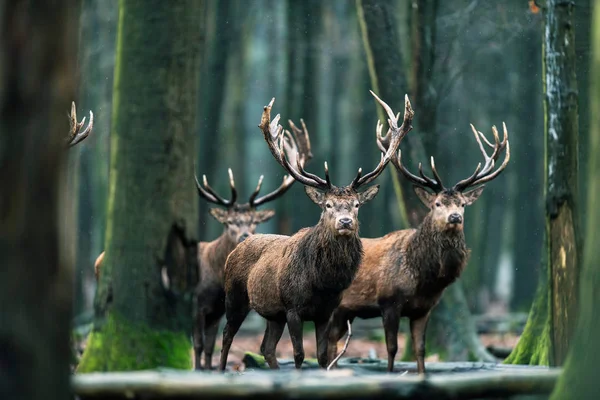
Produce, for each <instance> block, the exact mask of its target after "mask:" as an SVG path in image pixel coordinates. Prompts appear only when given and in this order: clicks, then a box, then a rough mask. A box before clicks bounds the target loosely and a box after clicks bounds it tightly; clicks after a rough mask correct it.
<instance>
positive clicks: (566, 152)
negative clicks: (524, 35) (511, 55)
mask: <svg viewBox="0 0 600 400" xmlns="http://www.w3.org/2000/svg"><path fill="white" fill-rule="evenodd" d="M543 60H544V67H543V80H544V108H545V120H546V124H545V125H546V132H545V137H546V144H545V146H546V169H545V197H546V236H545V239H546V240H545V243H546V248H545V251H546V253H547V254H546V256H547V264H546V271H545V273H544V274H542V280H541V282H540V283H539V284H540V285H549V286H548V288H547V296H548V297H547V301H548V308H547V312H548V315H547V318H548V321H549V327H548V329H549V339H550V340H547V338H546V337H545V336H544V335H542V336H535V335H534V334H532V332H528V329H531V330H537V331H539V329H540V328H539V327H540V324H542V323H543V322H542V321H545V320H546V317H544V316H543V315H536V313H539V312H543V307H542V306H541V304H542V303H543V301H544V299H543V296H544V289H540V290H538V292H537V298H536V299H535V301H534V307H533V308H532V310H531V312H530V316H529V323H528V324H527V326H526V329H525V331H524V332H523V336H522V339H523V338H526V339H527V340H521V341H520V342H519V344H517V346H516V348H515V349H514V350H513V353H514V354H515V356H512V355H511V357H509V358H508V359H507V361H506V362H509V363H510V362H512V363H520V364H528V363H535V362H538V361H539V360H547V361H548V362H549V364H550V365H562V364H563V362H564V360H565V357H566V355H567V350H568V347H569V342H570V339H571V337H572V335H573V329H574V327H575V321H576V317H577V299H578V289H577V287H578V282H579V270H578V266H579V254H580V243H579V238H578V235H579V231H578V216H577V208H576V197H577V141H578V139H577V136H578V126H577V81H576V77H575V46H574V32H573V4H572V3H565V2H561V1H558V0H549V1H548V2H547V3H546V10H545V27H544V39H543ZM532 342H533V343H532ZM523 346H526V347H531V346H533V348H534V349H535V351H533V350H532V349H523V348H522V347H523ZM544 352H548V357H545V355H544V354H543V353H544ZM540 353H541V354H540ZM527 354H531V358H529V359H527V357H526V356H525V357H523V356H519V355H527Z"/></svg>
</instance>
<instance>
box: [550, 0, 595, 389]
mask: <svg viewBox="0 0 600 400" xmlns="http://www.w3.org/2000/svg"><path fill="white" fill-rule="evenodd" d="M593 21H594V22H595V23H594V24H593V25H592V46H593V47H592V57H591V69H590V71H589V72H590V83H591V86H590V129H591V131H590V134H589V148H588V157H589V158H588V165H589V169H588V174H587V176H588V180H587V210H588V213H587V215H586V219H587V224H586V236H585V252H584V254H583V263H582V268H581V279H580V286H579V295H580V296H579V313H578V321H577V329H576V331H575V333H574V335H573V340H572V342H571V346H570V349H569V355H568V356H567V359H566V361H565V363H564V372H563V374H562V375H561V377H560V378H559V380H558V383H557V384H556V387H555V388H554V392H553V393H552V396H551V399H552V400H575V399H593V398H596V397H598V370H597V368H596V365H597V363H598V354H600V342H598V336H600V312H599V310H600V309H599V307H598V305H599V304H600V298H599V296H598V295H599V292H598V287H600V263H598V248H599V247H600V230H598V224H597V223H600V210H599V209H598V205H597V203H596V202H597V201H598V197H599V196H600V79H599V77H598V69H599V68H600V7H599V6H598V4H597V3H596V4H595V5H594V10H593Z"/></svg>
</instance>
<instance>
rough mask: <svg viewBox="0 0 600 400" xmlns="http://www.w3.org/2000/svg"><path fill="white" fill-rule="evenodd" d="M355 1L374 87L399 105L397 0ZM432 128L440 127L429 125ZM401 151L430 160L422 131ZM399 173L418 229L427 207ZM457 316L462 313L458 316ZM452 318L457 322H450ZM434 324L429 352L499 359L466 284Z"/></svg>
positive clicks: (454, 291)
mask: <svg viewBox="0 0 600 400" xmlns="http://www.w3.org/2000/svg"><path fill="white" fill-rule="evenodd" d="M356 5H357V11H358V18H359V22H360V25H361V29H362V33H363V40H364V44H365V48H366V53H367V60H368V64H369V70H370V73H371V83H372V85H373V90H374V91H375V92H376V93H377V94H378V95H379V96H380V97H381V98H382V99H384V101H386V102H387V103H388V104H390V105H391V106H392V107H397V106H398V105H399V104H402V95H403V94H404V93H406V88H407V84H406V80H405V78H404V71H403V68H402V57H401V54H400V44H399V39H398V34H397V30H396V24H397V23H396V21H395V18H394V15H395V12H394V10H393V4H392V3H390V2H385V1H380V0H357V1H356ZM421 5H423V4H421ZM435 9H436V8H435V7H430V6H428V8H427V10H428V12H429V13H431V12H435ZM419 21H420V22H422V23H424V22H428V23H433V22H434V21H435V17H433V16H431V15H428V16H427V17H421V18H420V19H419ZM424 29H425V28H424ZM414 30H416V28H415V29H413V31H414ZM417 31H418V30H417ZM426 37H428V38H429V39H430V40H433V36H432V35H430V34H427V36H426ZM421 40H424V39H421ZM419 48H420V49H421V51H425V52H426V53H427V54H429V53H430V52H431V51H433V50H432V49H433V48H435V46H434V44H433V43H430V44H429V45H428V46H426V47H423V46H421V47H419ZM427 57H431V55H427ZM422 58H425V57H424V56H423V57H422ZM432 62H433V61H432ZM423 97H425V95H424V94H422V95H421V98H423ZM433 104H435V103H434V102H432V100H431V98H429V99H428V100H427V101H425V105H427V106H433ZM414 108H415V115H418V114H419V113H420V112H422V113H424V114H425V115H429V113H428V110H422V109H420V108H419V104H415V106H414ZM378 112H380V113H381V110H380V109H378ZM380 120H382V121H385V120H387V119H386V118H384V116H383V115H381V114H380ZM429 126H430V127H431V126H435V125H431V124H430V125H429ZM415 129H416V130H418V129H419V127H415ZM413 133H414V132H413ZM402 151H403V154H409V155H410V158H409V159H410V160H411V161H412V162H418V161H420V160H425V159H426V158H425V155H424V150H423V144H422V141H421V136H419V135H412V134H409V136H408V137H407V138H406V139H405V140H404V141H403V143H402ZM394 176H395V179H396V182H399V186H400V187H401V190H399V191H398V192H397V193H399V197H398V202H399V203H400V204H401V208H402V209H403V210H404V215H405V218H407V219H405V221H408V222H409V223H410V226H413V227H416V226H418V225H419V224H420V223H421V220H422V219H423V216H424V215H425V213H426V208H425V206H423V205H422V204H421V202H420V201H419V200H418V198H417V196H416V195H415V194H414V192H413V189H412V184H410V183H409V182H408V180H406V179H404V178H403V177H398V175H397V173H396V171H395V170H394ZM456 316H460V317H459V318H457V317H456ZM448 321H453V322H454V323H448ZM459 322H460V323H459ZM429 324H430V328H429V329H428V332H429V333H428V335H427V338H428V347H427V352H428V353H434V352H435V353H438V354H440V355H441V356H442V357H444V356H447V357H448V358H449V359H450V360H464V359H465V358H466V357H468V356H470V357H473V358H475V359H478V360H485V361H493V360H494V358H493V357H492V356H491V354H489V353H488V352H487V351H486V350H485V349H484V348H483V347H482V346H481V344H480V342H479V340H478V338H477V335H476V331H475V325H474V323H473V321H472V319H471V313H470V311H469V308H468V305H467V302H466V300H465V295H464V292H463V290H462V286H460V285H457V284H454V285H453V286H451V287H450V288H448V289H447V291H446V293H445V294H444V296H443V297H442V300H441V302H440V304H439V306H438V307H436V308H435V309H434V310H433V314H432V317H431V320H430V323H429ZM406 349H407V351H406V353H405V355H404V357H403V358H404V359H405V360H406V359H412V354H411V349H412V346H411V345H410V344H407V346H406ZM447 349H451V351H450V352H448V351H447Z"/></svg>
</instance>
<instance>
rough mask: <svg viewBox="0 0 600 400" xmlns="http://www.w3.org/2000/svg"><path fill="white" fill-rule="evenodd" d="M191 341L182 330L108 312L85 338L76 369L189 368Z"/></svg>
mask: <svg viewBox="0 0 600 400" xmlns="http://www.w3.org/2000/svg"><path fill="white" fill-rule="evenodd" d="M191 354H192V353H191V342H190V340H189V338H188V336H187V335H186V334H185V333H184V332H171V331H166V330H156V329H151V328H149V327H148V326H146V325H143V324H132V323H130V322H128V321H127V320H125V319H124V318H119V317H117V316H115V315H109V316H108V319H107V321H106V324H105V325H103V326H102V328H101V329H100V330H97V331H94V332H92V333H91V334H90V336H89V338H88V344H87V349H86V351H85V353H84V355H83V357H82V359H81V362H80V363H79V366H78V368H77V372H80V373H87V372H107V371H133V370H141V369H151V368H158V367H168V368H177V369H191V367H192V358H191Z"/></svg>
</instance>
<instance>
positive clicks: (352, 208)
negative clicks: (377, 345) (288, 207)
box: [220, 186, 378, 370]
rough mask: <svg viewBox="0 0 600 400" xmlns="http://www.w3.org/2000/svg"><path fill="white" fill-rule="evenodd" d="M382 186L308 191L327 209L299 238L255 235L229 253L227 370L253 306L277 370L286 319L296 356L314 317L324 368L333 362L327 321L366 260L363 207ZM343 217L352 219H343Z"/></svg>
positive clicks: (266, 353) (224, 356) (263, 346)
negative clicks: (262, 323)
mask: <svg viewBox="0 0 600 400" xmlns="http://www.w3.org/2000/svg"><path fill="white" fill-rule="evenodd" d="M377 191H378V187H377V186H373V187H371V188H369V189H368V190H367V191H365V192H363V193H356V191H354V190H353V189H350V188H336V187H332V188H331V189H329V190H328V191H327V192H325V193H320V192H317V191H316V190H315V189H313V188H310V187H307V188H306V192H307V194H308V195H309V197H310V198H311V200H313V201H314V202H315V203H317V204H318V205H319V206H320V207H321V208H322V210H323V212H322V214H321V218H320V220H319V223H318V224H317V225H316V226H314V227H311V228H304V229H302V230H300V231H298V232H297V233H296V234H295V235H293V236H283V235H254V236H252V237H250V238H248V239H247V240H245V241H244V242H243V243H241V244H240V245H239V246H238V247H236V249H235V250H234V251H232V252H231V254H230V255H229V258H228V259H227V263H226V266H225V293H226V300H225V308H226V316H227V325H226V326H225V331H224V332H223V349H222V352H221V365H220V368H221V370H224V369H225V366H226V363H227V355H228V352H229V348H230V347H231V342H232V341H233V337H234V336H235V334H236V333H237V331H238V329H239V327H240V325H241V324H242V322H243V321H244V319H245V317H246V315H247V314H248V312H249V310H250V309H251V308H252V309H254V310H255V311H257V312H258V313H259V314H260V315H262V316H263V317H264V318H266V319H267V331H266V332H265V336H264V339H263V342H262V344H261V352H262V353H263V355H264V356H265V359H266V360H267V362H268V364H269V366H270V367H271V368H278V364H277V359H276V358H275V349H276V346H277V343H278V342H279V339H280V338H281V334H282V333H283V329H284V327H285V324H286V323H287V324H288V328H289V331H290V336H291V339H292V343H293V346H294V361H295V364H296V368H300V366H301V365H302V362H303V360H304V350H303V347H302V324H303V322H304V321H314V322H315V328H316V335H317V352H318V355H317V357H318V360H319V365H321V366H322V367H325V366H326V363H327V337H328V335H327V330H326V328H327V322H328V320H329V317H330V315H331V313H332V312H333V310H334V309H335V308H336V307H337V306H338V304H339V301H340V299H341V293H342V291H343V290H344V289H346V288H347V287H348V286H349V285H350V283H351V282H352V280H353V279H354V275H355V273H356V270H357V268H358V265H359V263H360V260H361V257H362V245H361V241H360V239H359V237H358V220H357V216H358V209H359V207H360V206H361V205H362V204H364V203H365V202H367V201H369V200H371V199H372V198H373V197H375V195H376V193H377ZM345 218H348V219H350V221H351V222H350V223H346V224H343V223H341V222H340V221H343V220H344V219H345Z"/></svg>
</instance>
